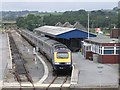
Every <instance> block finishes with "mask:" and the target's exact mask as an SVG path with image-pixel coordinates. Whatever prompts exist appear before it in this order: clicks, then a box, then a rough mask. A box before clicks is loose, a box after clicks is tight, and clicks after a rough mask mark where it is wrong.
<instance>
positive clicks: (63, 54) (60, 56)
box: [57, 52, 69, 58]
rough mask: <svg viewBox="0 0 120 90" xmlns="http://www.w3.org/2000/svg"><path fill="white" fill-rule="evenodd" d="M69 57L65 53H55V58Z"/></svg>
mask: <svg viewBox="0 0 120 90" xmlns="http://www.w3.org/2000/svg"><path fill="white" fill-rule="evenodd" d="M68 57H69V55H68V53H67V52H58V53H57V58H68Z"/></svg>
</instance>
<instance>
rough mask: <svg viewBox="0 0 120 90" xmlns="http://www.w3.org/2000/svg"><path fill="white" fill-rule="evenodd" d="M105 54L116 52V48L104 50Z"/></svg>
mask: <svg viewBox="0 0 120 90" xmlns="http://www.w3.org/2000/svg"><path fill="white" fill-rule="evenodd" d="M104 54H114V50H104Z"/></svg>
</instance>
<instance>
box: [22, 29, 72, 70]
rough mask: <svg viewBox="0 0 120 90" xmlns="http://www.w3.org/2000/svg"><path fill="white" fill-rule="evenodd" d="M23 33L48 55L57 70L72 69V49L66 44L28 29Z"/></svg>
mask: <svg viewBox="0 0 120 90" xmlns="http://www.w3.org/2000/svg"><path fill="white" fill-rule="evenodd" d="M21 34H22V35H23V36H24V37H25V38H26V39H28V40H29V41H30V42H31V43H32V44H34V45H35V46H36V47H38V48H39V50H40V51H41V52H42V53H44V54H45V56H47V58H48V59H49V61H50V62H51V64H52V66H53V70H54V71H55V72H57V71H63V70H65V71H70V72H71V71H72V57H71V51H70V50H69V49H68V48H67V46H66V45H64V44H62V43H60V42H57V41H55V40H52V39H50V38H47V37H44V36H37V35H35V34H34V33H32V32H30V31H27V30H22V31H21Z"/></svg>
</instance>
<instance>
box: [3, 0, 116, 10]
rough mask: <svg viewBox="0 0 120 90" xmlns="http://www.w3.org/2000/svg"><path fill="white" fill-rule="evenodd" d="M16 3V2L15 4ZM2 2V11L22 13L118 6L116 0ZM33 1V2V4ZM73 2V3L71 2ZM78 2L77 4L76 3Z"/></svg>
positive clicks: (13, 0) (8, 0)
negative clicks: (23, 11)
mask: <svg viewBox="0 0 120 90" xmlns="http://www.w3.org/2000/svg"><path fill="white" fill-rule="evenodd" d="M16 1H17V2H16ZM16 1H15V0H4V1H2V8H1V9H2V10H3V11H6V10H7V11H22V10H37V11H48V12H54V11H60V12H61V11H62V12H63V11H70V10H72V11H73V10H80V9H85V10H98V9H99V10H100V9H112V8H114V7H116V6H118V0H109V1H107V0H106V2H104V1H105V0H103V1H102V0H97V2H95V1H94V0H93V1H92V2H89V1H88V0H84V2H83V1H82V0H64V2H63V0H61V1H60V0H58V1H57V0H56V2H55V1H54V0H51V1H50V0H44V1H43V0H42V1H41V0H39V2H38V0H31V2H28V1H27V0H24V2H22V0H21V2H18V1H19V0H16ZM33 1H34V2H33ZM73 1H74V2H73ZM78 1H79V2H78Z"/></svg>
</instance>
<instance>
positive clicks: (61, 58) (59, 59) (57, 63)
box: [53, 51, 72, 73]
mask: <svg viewBox="0 0 120 90" xmlns="http://www.w3.org/2000/svg"><path fill="white" fill-rule="evenodd" d="M53 68H54V70H55V72H59V71H64V72H70V73H71V71H72V57H71V52H70V51H69V52H65V51H56V52H54V61H53Z"/></svg>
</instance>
